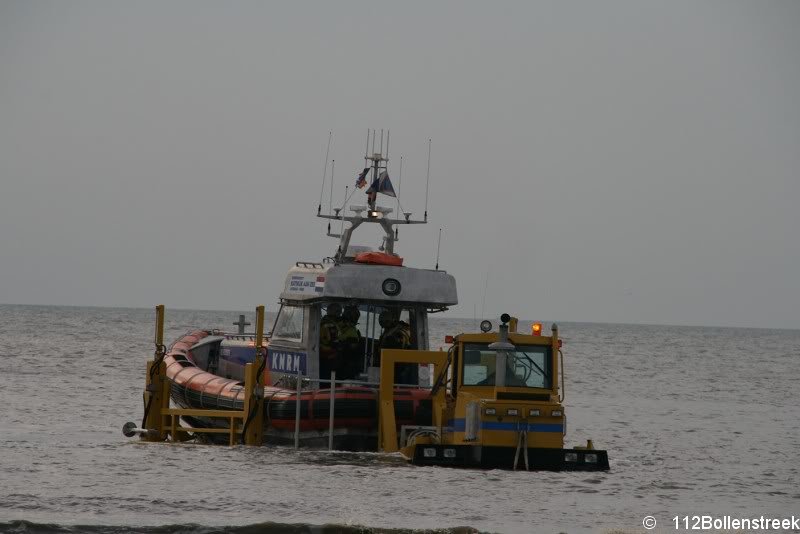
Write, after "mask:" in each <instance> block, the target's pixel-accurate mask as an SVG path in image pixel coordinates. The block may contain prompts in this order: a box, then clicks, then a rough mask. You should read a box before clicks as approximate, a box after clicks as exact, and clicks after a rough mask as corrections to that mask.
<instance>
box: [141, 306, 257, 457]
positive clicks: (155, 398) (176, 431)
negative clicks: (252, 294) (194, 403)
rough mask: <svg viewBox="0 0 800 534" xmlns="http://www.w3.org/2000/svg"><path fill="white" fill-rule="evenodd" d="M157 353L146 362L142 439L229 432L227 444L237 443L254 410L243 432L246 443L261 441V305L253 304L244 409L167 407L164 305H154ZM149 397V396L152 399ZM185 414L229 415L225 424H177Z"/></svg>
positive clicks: (196, 415)
mask: <svg viewBox="0 0 800 534" xmlns="http://www.w3.org/2000/svg"><path fill="white" fill-rule="evenodd" d="M155 345H156V354H155V359H153V360H150V361H148V362H147V380H146V386H145V393H144V395H145V396H144V400H145V405H146V406H147V405H149V406H150V409H149V411H148V413H147V418H146V419H145V427H146V429H147V430H148V431H147V432H143V433H142V434H141V437H142V439H143V440H145V441H164V440H165V439H167V437H170V438H171V439H172V441H186V439H188V437H189V436H188V434H189V433H190V432H191V433H193V434H228V435H229V444H230V445H235V444H236V436H237V435H239V434H241V433H242V432H243V427H244V422H245V421H246V420H247V418H248V416H249V414H250V413H251V412H252V411H253V410H255V413H254V414H253V418H252V420H251V421H250V424H249V425H248V427H247V432H246V433H245V435H244V443H245V445H261V443H262V442H263V434H264V399H263V395H262V391H263V385H264V373H259V372H258V369H259V368H260V367H261V364H262V363H263V360H264V306H258V307H256V343H255V346H256V358H255V361H254V362H253V363H248V364H247V365H245V371H244V374H245V379H244V392H245V396H244V409H243V410H235V411H234V410H213V409H208V408H170V407H169V394H170V381H169V379H168V378H167V365H166V363H165V362H164V355H165V354H166V349H165V347H164V305H163V304H159V305H158V306H156V333H155ZM151 399H152V400H151ZM182 416H186V417H215V418H216V417H219V418H223V419H229V420H230V425H229V426H228V427H227V428H191V427H184V426H181V425H180V418H181V417H182Z"/></svg>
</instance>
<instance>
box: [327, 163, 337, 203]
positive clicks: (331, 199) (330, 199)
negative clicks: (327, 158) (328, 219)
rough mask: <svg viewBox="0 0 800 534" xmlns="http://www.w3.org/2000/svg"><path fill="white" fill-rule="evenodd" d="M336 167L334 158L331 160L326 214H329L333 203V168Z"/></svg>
mask: <svg viewBox="0 0 800 534" xmlns="http://www.w3.org/2000/svg"><path fill="white" fill-rule="evenodd" d="M335 168H336V160H333V161H331V196H330V198H329V199H328V215H330V214H331V209H332V205H333V170H334V169H335Z"/></svg>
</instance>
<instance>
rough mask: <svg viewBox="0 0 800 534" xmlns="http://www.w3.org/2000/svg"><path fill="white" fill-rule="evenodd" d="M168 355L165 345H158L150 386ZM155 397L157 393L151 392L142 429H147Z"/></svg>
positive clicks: (151, 367) (151, 370) (151, 369)
mask: <svg viewBox="0 0 800 534" xmlns="http://www.w3.org/2000/svg"><path fill="white" fill-rule="evenodd" d="M166 353H167V349H166V347H165V346H164V345H156V352H155V358H154V359H153V365H152V366H150V384H149V385H150V386H152V385H153V377H154V376H155V374H156V371H157V370H158V369H159V368H160V367H161V362H163V361H164V356H165V355H166ZM156 387H157V386H156ZM154 397H155V392H154V391H151V392H150V398H149V399H148V400H147V404H145V407H144V417H142V428H146V425H147V416H148V415H149V414H150V408H152V406H153V398H154ZM144 398H145V394H144V393H142V402H144Z"/></svg>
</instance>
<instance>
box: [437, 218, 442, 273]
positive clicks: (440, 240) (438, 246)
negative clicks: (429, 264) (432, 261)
mask: <svg viewBox="0 0 800 534" xmlns="http://www.w3.org/2000/svg"><path fill="white" fill-rule="evenodd" d="M441 246H442V229H441V228H439V242H438V243H436V270H437V271H438V270H439V250H440V249H441Z"/></svg>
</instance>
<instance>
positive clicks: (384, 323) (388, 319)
mask: <svg viewBox="0 0 800 534" xmlns="http://www.w3.org/2000/svg"><path fill="white" fill-rule="evenodd" d="M378 322H379V323H380V324H381V327H383V328H387V327H389V326H391V324H392V323H393V322H394V313H392V310H383V311H382V312H381V314H380V315H379V316H378Z"/></svg>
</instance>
